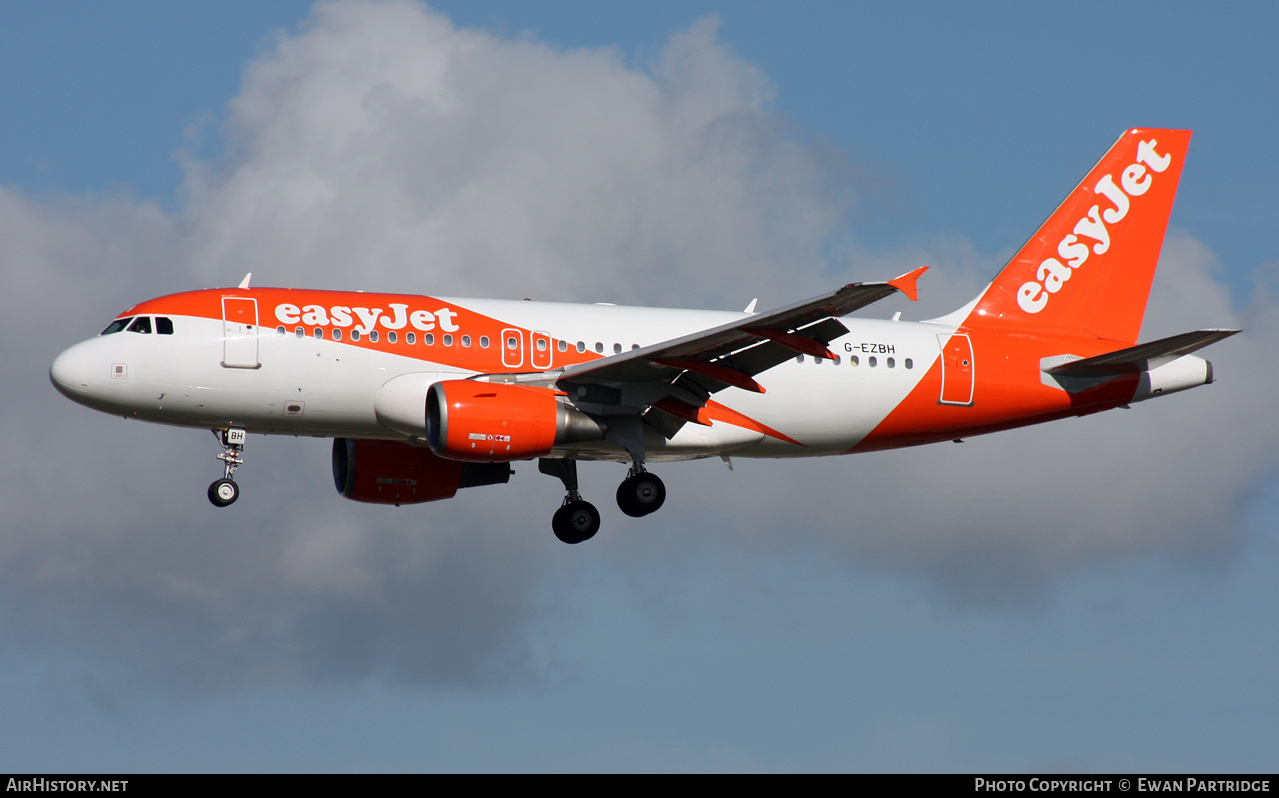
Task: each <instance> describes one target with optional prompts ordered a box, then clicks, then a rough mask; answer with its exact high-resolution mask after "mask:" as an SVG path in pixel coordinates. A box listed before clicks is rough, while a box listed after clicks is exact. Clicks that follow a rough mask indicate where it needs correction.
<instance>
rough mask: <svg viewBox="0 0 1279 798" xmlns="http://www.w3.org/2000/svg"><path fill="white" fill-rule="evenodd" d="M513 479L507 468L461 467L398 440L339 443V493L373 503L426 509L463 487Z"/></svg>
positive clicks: (499, 465)
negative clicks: (423, 505) (413, 505)
mask: <svg viewBox="0 0 1279 798" xmlns="http://www.w3.org/2000/svg"><path fill="white" fill-rule="evenodd" d="M510 478H511V469H510V467H509V466H507V465H506V464H505V463H461V462H458V461H457V460H445V459H443V458H441V457H436V456H435V455H434V454H431V452H430V451H428V450H427V449H422V448H419V447H416V446H410V445H409V444H407V443H399V442H397V441H378V440H352V439H350V438H334V439H333V481H334V483H335V484H336V485H337V489H338V493H341V494H342V495H343V496H345V497H347V498H348V499H354V500H355V501H357V502H369V503H371V504H420V503H422V502H433V501H439V500H440V499H450V498H452V497H453V494H455V493H457V491H458V489H459V488H473V487H476V486H478V485H496V484H499V483H503V482H506V481H507V480H509V479H510Z"/></svg>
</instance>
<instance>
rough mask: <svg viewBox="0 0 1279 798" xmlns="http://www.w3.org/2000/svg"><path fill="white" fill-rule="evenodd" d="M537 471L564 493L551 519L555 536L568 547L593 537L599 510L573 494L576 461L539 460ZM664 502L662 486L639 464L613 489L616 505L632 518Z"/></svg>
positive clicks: (575, 490)
mask: <svg viewBox="0 0 1279 798" xmlns="http://www.w3.org/2000/svg"><path fill="white" fill-rule="evenodd" d="M537 469H538V470H539V471H541V472H542V473H543V474H548V475H550V476H553V477H558V478H559V480H560V481H561V482H563V483H564V490H565V491H566V492H567V495H566V496H565V497H564V503H563V504H561V505H560V509H558V510H556V511H555V515H553V516H552V517H551V529H552V530H553V531H554V532H555V537H557V538H559V539H560V540H561V541H563V542H565V543H570V544H571V543H581V542H582V541H585V540H590V539H591V538H592V537H594V536H595V533H596V532H598V531H599V529H600V511H599V510H597V509H595V505H593V504H591V503H590V502H588V501H586V500H584V499H583V498H582V495H581V494H580V493H578V491H577V461H576V460H552V459H549V458H542V459H541V460H538V462H537ZM665 501H666V486H665V485H663V484H662V480H660V479H658V478H657V476H656V475H654V474H650V473H648V471H646V470H644V464H643V463H635V465H633V466H631V470H630V472H629V473H628V474H627V476H626V479H625V480H623V481H622V484H621V485H618V486H617V506H618V507H619V508H621V510H622V512H624V513H626V514H627V515H629V516H631V517H632V518H640V517H642V516H645V515H648V514H649V513H652V512H655V511H656V510H657V509H658V508H659V507H661V506H662V503H663V502H665Z"/></svg>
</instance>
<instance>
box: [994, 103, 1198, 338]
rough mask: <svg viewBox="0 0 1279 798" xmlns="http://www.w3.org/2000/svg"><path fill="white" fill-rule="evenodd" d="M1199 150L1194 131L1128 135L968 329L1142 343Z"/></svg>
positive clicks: (1018, 259) (1035, 240)
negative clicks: (1183, 184) (1186, 171)
mask: <svg viewBox="0 0 1279 798" xmlns="http://www.w3.org/2000/svg"><path fill="white" fill-rule="evenodd" d="M1189 144H1190V131H1189V130H1152V129H1142V128H1137V129H1132V130H1127V131H1125V132H1124V134H1123V135H1122V136H1120V137H1119V140H1118V141H1117V142H1115V144H1114V146H1113V147H1111V148H1110V151H1109V152H1107V153H1106V155H1105V157H1103V158H1102V159H1101V161H1100V162H1098V164H1097V165H1096V166H1094V167H1093V168H1092V170H1091V171H1090V172H1089V173H1088V176H1087V177H1085V178H1084V180H1083V182H1082V183H1080V184H1079V185H1078V186H1077V187H1076V188H1075V190H1074V191H1072V192H1070V195H1069V196H1068V197H1066V199H1065V201H1064V202H1062V203H1061V205H1059V206H1058V207H1057V210H1055V211H1054V212H1053V214H1052V216H1049V217H1048V220H1047V221H1045V222H1044V223H1043V225H1041V226H1040V228H1039V230H1038V231H1036V232H1035V234H1034V235H1033V236H1032V237H1031V238H1030V240H1029V241H1027V242H1026V244H1025V245H1023V246H1022V248H1021V250H1020V251H1019V252H1018V253H1017V254H1016V256H1014V257H1013V259H1012V260H1011V261H1009V262H1008V265H1007V266H1005V267H1004V269H1003V271H1001V272H1000V273H999V276H998V277H996V278H995V280H994V282H992V283H991V284H990V286H988V287H987V289H986V291H985V292H984V293H983V294H982V295H981V297H979V298H978V300H977V305H976V307H975V308H974V312H973V313H972V314H971V315H970V316H969V317H968V324H969V325H976V326H982V325H984V324H985V323H987V322H991V321H994V320H999V321H1001V322H1005V323H1013V324H1018V325H1026V326H1035V327H1052V328H1056V329H1057V330H1058V331H1060V332H1063V333H1070V334H1078V335H1094V336H1096V337H1098V338H1105V339H1109V340H1114V341H1122V342H1125V343H1133V342H1135V341H1136V340H1137V335H1138V333H1139V332H1140V331H1141V320H1142V317H1143V316H1144V315H1145V313H1146V300H1147V299H1148V298H1149V296H1150V283H1151V281H1152V280H1153V279H1154V276H1155V265H1156V264H1157V262H1158V260H1159V250H1160V248H1161V247H1162V246H1163V239H1164V230H1165V229H1166V228H1167V226H1168V215H1169V214H1170V213H1171V212H1172V202H1173V198H1174V197H1175V196H1176V194H1177V183H1178V181H1179V180H1180V178H1181V167H1182V164H1183V162H1184V161H1185V158H1186V149H1187V148H1188V147H1189Z"/></svg>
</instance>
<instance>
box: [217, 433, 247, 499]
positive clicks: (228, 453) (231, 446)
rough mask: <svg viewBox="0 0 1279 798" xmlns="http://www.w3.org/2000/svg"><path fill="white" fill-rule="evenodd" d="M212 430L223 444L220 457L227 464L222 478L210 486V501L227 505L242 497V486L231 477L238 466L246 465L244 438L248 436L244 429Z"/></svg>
mask: <svg viewBox="0 0 1279 798" xmlns="http://www.w3.org/2000/svg"><path fill="white" fill-rule="evenodd" d="M212 432H213V434H214V435H215V436H217V438H218V441H219V442H220V443H221V444H222V454H219V455H218V459H219V460H221V461H222V462H223V463H224V464H225V466H224V468H223V472H222V479H218V480H214V482H213V484H212V485H210V486H209V501H211V502H213V506H215V507H226V506H227V505H228V504H234V503H235V500H236V499H238V498H240V486H239V485H237V484H235V480H234V479H232V478H231V477H232V476H233V475H234V474H235V470H236V469H237V468H239V467H240V466H242V465H244V457H243V455H244V439H245V438H246V437H248V436H247V434H246V433H245V431H244V430H242V429H227V430H216V429H215V430H213V431H212Z"/></svg>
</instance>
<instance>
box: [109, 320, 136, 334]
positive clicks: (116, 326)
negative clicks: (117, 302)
mask: <svg viewBox="0 0 1279 798" xmlns="http://www.w3.org/2000/svg"><path fill="white" fill-rule="evenodd" d="M131 321H133V317H132V316H130V317H128V318H127V319H116V320H115V321H113V322H111V323H110V324H108V325H107V328H106V329H105V330H103V331H102V335H110V334H111V333H118V332H120V331H121V330H123V329H124V328H125V327H128V326H129V322H131Z"/></svg>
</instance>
